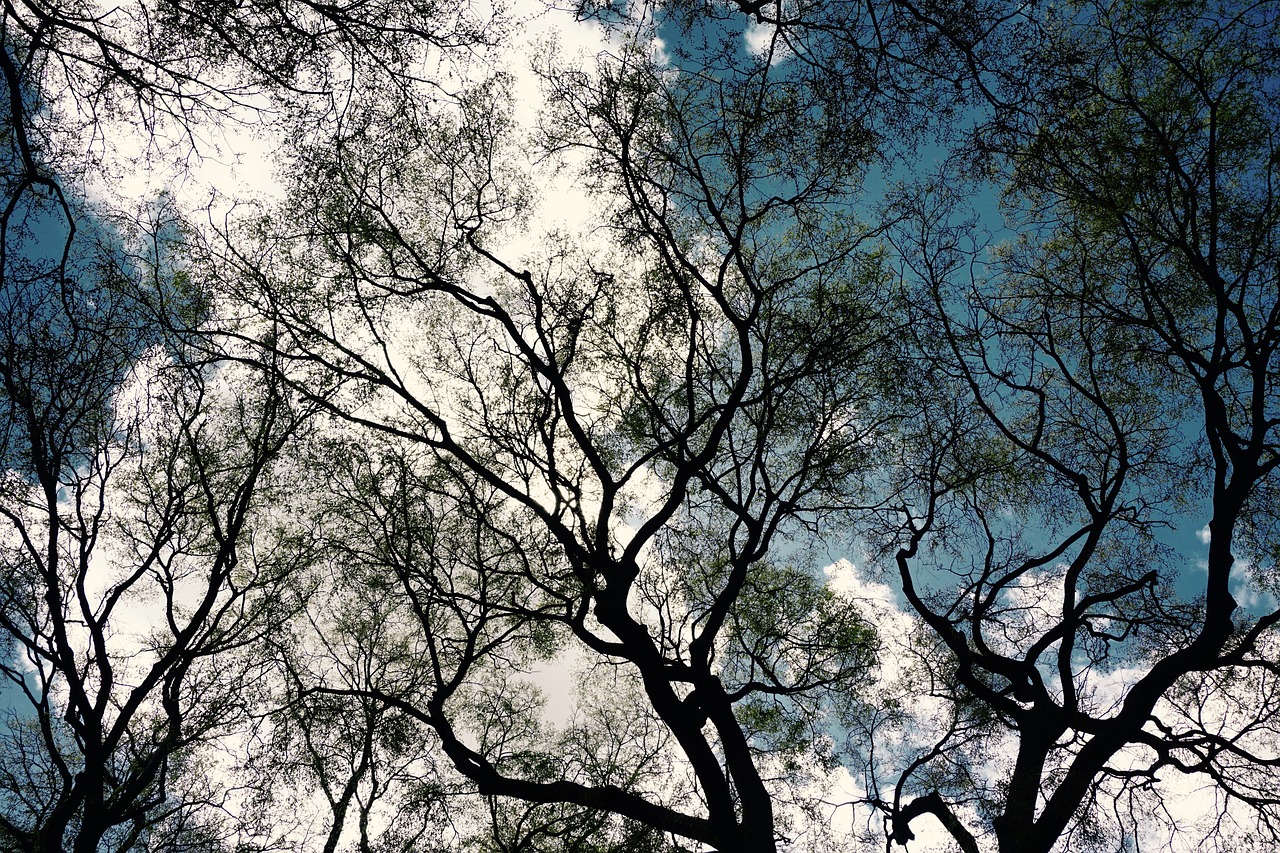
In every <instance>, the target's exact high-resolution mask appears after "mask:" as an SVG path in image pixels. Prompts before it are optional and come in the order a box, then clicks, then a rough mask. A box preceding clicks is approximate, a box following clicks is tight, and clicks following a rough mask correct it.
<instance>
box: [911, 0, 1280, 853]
mask: <svg viewBox="0 0 1280 853" xmlns="http://www.w3.org/2000/svg"><path fill="white" fill-rule="evenodd" d="M1066 11H1067V13H1066V14H1065V16H1064V17H1063V18H1061V19H1058V20H1055V19H1046V20H1045V22H1044V24H1043V26H1044V34H1045V36H1044V41H1043V42H1042V44H1041V45H1040V46H1038V47H1037V52H1036V54H1034V56H1035V57H1036V60H1035V69H1036V72H1035V74H1033V75H1030V77H1031V79H1032V80H1033V82H1034V88H1033V89H1031V90H1029V91H1027V90H1024V91H1023V92H1022V93H1020V94H1019V95H1018V96H1017V98H1016V99H1011V100H1013V105H1012V106H1010V107H1007V108H1002V109H999V110H997V111H996V112H995V113H994V120H993V122H992V123H991V125H990V126H989V127H987V128H986V129H985V131H986V132H985V133H984V135H983V137H982V139H981V142H982V146H981V149H980V150H979V151H978V152H977V153H978V154H980V155H982V156H983V157H984V158H985V162H986V163H989V164H992V165H994V166H995V167H996V168H999V169H1001V170H1002V172H1001V174H1003V175H1004V176H1005V178H1006V180H1007V181H1008V187H1009V189H1008V193H1009V195H1008V196H1007V198H1008V199H1009V201H1008V209H1009V210H1010V212H1011V213H1013V214H1016V216H1017V217H1018V219H1017V224H1018V227H1019V238H1018V240H1017V241H1016V242H1011V243H1007V244H1005V245H1004V246H1002V247H1000V249H999V251H998V252H997V253H996V254H995V256H994V257H993V258H992V260H991V261H990V262H989V263H985V264H981V265H980V266H979V269H980V272H978V273H977V274H975V273H974V272H973V270H974V264H975V260H974V255H973V254H972V253H970V252H966V251H965V250H964V248H963V247H964V245H965V241H964V239H963V237H962V235H960V234H958V233H957V232H956V230H955V228H954V227H949V226H948V225H947V221H946V219H945V216H942V215H939V214H937V213H934V214H933V215H932V217H930V213H931V211H930V210H929V209H928V206H927V205H928V204H938V199H939V197H940V196H941V195H943V194H945V192H946V191H947V189H948V188H946V187H943V188H942V189H941V191H940V192H935V193H934V195H933V199H934V200H933V201H932V202H931V201H927V200H925V201H921V200H919V199H917V203H916V204H915V207H914V209H913V212H914V213H915V214H916V219H915V220H914V227H915V231H914V234H913V236H912V238H911V239H910V240H906V239H904V240H903V244H904V245H910V247H911V250H910V251H911V252H912V255H913V258H914V261H913V273H914V275H915V276H917V277H918V280H919V281H920V283H921V285H920V287H921V295H920V297H919V300H920V304H921V305H923V306H927V307H926V308H925V309H924V310H923V311H922V312H921V319H920V325H919V326H918V328H922V329H924V330H925V337H924V338H922V340H921V358H923V359H925V362H924V363H925V364H927V365H928V366H929V368H930V369H932V370H934V371H936V372H937V373H938V374H939V375H940V376H942V377H944V379H943V380H942V385H943V386H944V387H949V388H953V389H960V390H961V392H962V393H964V394H965V396H966V397H967V398H968V401H967V403H966V404H965V405H964V406H960V407H954V406H953V407H951V408H950V409H949V410H944V408H943V407H942V406H940V405H939V404H938V402H937V401H936V400H933V401H931V400H929V399H927V398H921V399H920V400H919V401H918V405H919V406H920V407H921V410H922V411H921V420H922V422H924V423H927V424H929V425H930V426H931V427H933V428H932V429H930V430H929V431H928V432H927V433H926V434H925V435H924V436H922V439H923V440H924V441H928V442H931V443H932V446H933V447H936V448H939V449H940V450H941V451H942V452H941V453H940V454H938V455H937V457H936V458H937V460H938V461H937V462H935V463H934V464H933V465H932V466H931V467H929V468H923V467H922V468H920V469H918V470H917V471H916V474H917V476H918V479H917V481H916V482H917V483H918V485H917V486H916V487H915V489H914V490H913V491H912V492H910V494H912V495H913V497H911V498H910V499H909V500H908V502H907V503H905V504H904V506H903V508H902V511H903V512H904V514H905V516H906V519H907V520H906V523H905V525H904V534H905V539H904V542H903V545H902V546H901V547H900V548H899V549H898V550H897V552H896V554H895V556H894V559H895V562H896V563H897V566H898V569H899V572H900V577H901V579H902V584H903V588H904V591H905V593H906V595H907V597H908V599H909V600H910V602H911V604H912V607H913V608H914V609H915V610H916V611H917V612H918V613H919V614H920V615H921V616H922V617H923V618H924V619H925V621H926V622H928V624H929V625H930V627H931V629H932V630H933V631H934V632H936V634H937V635H938V636H939V637H940V638H941V639H942V640H943V641H944V642H945V644H946V646H947V648H948V649H949V651H950V653H951V655H952V660H953V664H952V666H953V667H954V669H953V671H952V676H951V677H952V679H953V680H952V685H951V687H950V689H951V691H952V692H953V697H954V701H955V702H956V703H957V705H958V706H959V707H961V708H963V709H964V711H965V718H966V719H967V720H968V725H966V726H963V727H960V728H959V729H953V730H952V731H948V732H946V733H945V736H943V737H942V738H941V739H940V740H939V741H938V743H937V745H936V747H935V748H934V749H933V750H932V751H931V753H930V754H928V755H925V756H924V757H923V758H922V759H921V760H920V761H918V762H915V763H914V764H913V765H912V766H911V767H910V768H909V769H908V771H907V772H906V773H905V774H903V776H902V778H901V779H900V781H899V783H898V786H897V789H896V792H895V797H894V801H893V802H892V804H889V805H888V810H889V813H890V816H891V821H892V827H893V829H892V832H893V837H894V839H895V840H897V841H899V842H901V843H904V844H905V843H906V842H907V841H909V840H910V839H911V838H912V835H913V831H912V829H911V826H912V825H913V822H914V821H915V819H916V818H918V817H919V816H921V815H923V814H926V813H932V814H934V815H936V816H937V817H939V818H940V819H942V820H943V822H944V824H945V825H946V827H947V829H948V830H949V831H950V832H951V833H952V834H953V835H954V836H955V838H956V839H957V841H958V842H959V843H960V844H961V846H963V847H965V848H966V849H978V839H980V838H983V837H989V838H991V843H993V844H994V845H995V846H997V847H998V848H999V849H1000V850H1010V851H1012V850H1018V851H1033V850H1049V849H1052V848H1055V846H1057V847H1058V848H1060V849H1062V848H1065V849H1073V850H1076V849H1088V848H1091V847H1093V846H1097V847H1099V848H1102V847H1107V848H1108V849H1111V848H1115V847H1117V846H1119V847H1121V848H1123V849H1128V848H1129V846H1138V845H1141V844H1143V843H1144V841H1143V834H1144V833H1148V832H1160V831H1163V832H1165V833H1168V834H1167V835H1165V836H1164V837H1165V839H1166V841H1165V843H1167V842H1168V839H1169V838H1170V837H1172V836H1173V835H1176V834H1177V833H1178V832H1195V833H1199V834H1201V835H1202V836H1203V837H1206V838H1219V837H1220V836H1222V835H1225V834H1234V833H1236V832H1241V833H1242V834H1243V835H1244V837H1245V838H1246V839H1249V838H1253V839H1256V841H1257V843H1267V842H1271V843H1273V842H1274V839H1275V832H1276V823H1275V821H1276V813H1275V807H1276V804H1277V801H1276V798H1275V795H1274V791H1273V790H1272V789H1273V787H1274V785H1273V781H1274V778H1275V768H1276V766H1277V761H1280V753H1277V740H1276V731H1275V726H1274V722H1273V720H1274V717H1275V713H1276V707H1275V695H1274V689H1273V684H1274V679H1275V676H1276V673H1277V658H1276V651H1277V647H1276V638H1275V633H1274V626H1275V624H1276V622H1277V621H1280V611H1278V610H1277V609H1276V601H1275V599H1274V598H1267V597H1265V596H1264V597H1262V598H1259V599H1257V600H1256V601H1253V602H1249V606H1247V607H1245V608H1241V607H1240V605H1239V603H1238V601H1237V597H1238V596H1242V595H1243V594H1244V593H1243V591H1244V590H1245V589H1246V587H1247V586H1248V585H1249V584H1251V583H1252V584H1257V585H1259V586H1261V587H1262V588H1263V589H1267V590H1273V589H1274V578H1273V574H1274V567H1273V559H1274V558H1273V556H1272V554H1273V549H1274V542H1273V541H1272V532H1273V530H1274V521H1273V519H1274V517H1275V516H1274V502H1273V500H1272V495H1273V494H1274V490H1275V476H1276V475H1275V469H1276V467H1277V465H1278V464H1280V461H1278V460H1280V457H1278V456H1277V444H1276V441H1277V436H1276V432H1275V430H1276V424H1277V419H1276V404H1275V399H1276V398H1275V394H1276V391H1275V387H1274V386H1275V383H1276V378H1277V377H1276V373H1275V370H1276V367H1275V365H1276V356H1275V352H1276V350H1275V347H1276V344H1277V339H1276V335H1277V329H1280V325H1277V321H1278V320H1280V314H1278V313H1277V312H1280V304H1278V303H1277V299H1276V291H1275V279H1274V267H1275V260H1276V257H1275V252H1276V237H1277V231H1276V224H1277V207H1276V202H1275V198H1274V191H1273V188H1272V184H1273V181H1274V177H1275V169H1276V163H1277V161H1276V156H1275V150H1276V149H1275V144H1276V133H1277V127H1278V124H1277V118H1278V117H1280V116H1278V114H1277V111H1276V107H1277V103H1276V101H1275V97H1274V82H1275V75H1276V71H1277V65H1276V61H1277V58H1278V56H1277V53H1276V44H1277V43H1280V42H1277V39H1276V36H1277V32H1276V26H1277V18H1276V16H1275V10H1274V9H1272V8H1269V7H1266V6H1262V5H1256V6H1249V5H1242V6H1224V7H1221V8H1219V7H1216V6H1213V5H1212V4H1200V3H1180V4H1142V3H1138V4H1108V5H1102V4H1079V5H1077V6H1073V7H1071V8H1070V9H1068V10H1066ZM1204 518H1207V519H1208V524H1207V526H1206V530H1207V534H1208V560H1207V569H1206V571H1205V572H1204V573H1203V574H1198V573H1196V572H1195V570H1190V571H1188V570H1187V569H1186V568H1182V569H1181V574H1180V572H1179V570H1180V567H1179V566H1178V564H1177V560H1176V558H1177V555H1176V553H1174V552H1173V551H1172V550H1171V548H1170V547H1169V545H1168V543H1167V540H1166V539H1165V538H1164V537H1163V536H1162V531H1165V530H1171V529H1173V528H1175V527H1176V526H1179V525H1182V526H1185V525H1187V524H1188V523H1194V524H1199V523H1200V521H1199V519H1204ZM1192 520H1195V521H1194V522H1193V521H1192ZM938 577H944V578H946V579H947V580H946V582H945V583H944V582H940V581H938V580H936V579H935V578H938ZM993 731H994V732H996V733H999V735H998V736H1001V737H1002V738H1003V739H1005V740H1006V741H1007V742H1009V743H1010V746H1009V750H1010V753H1011V763H1010V764H1009V765H1008V766H1007V767H1002V768H1001V769H1000V770H999V771H998V772H996V773H990V772H989V773H988V774H987V777H986V779H985V780H982V781H977V782H975V781H974V777H973V776H972V775H965V776H963V777H962V776H961V775H960V774H957V773H955V772H954V771H953V770H944V769H943V766H944V764H946V763H952V765H953V766H954V764H955V763H956V762H957V759H956V758H955V757H954V754H955V753H956V752H958V753H960V754H962V755H965V754H967V759H960V760H959V762H960V763H963V762H964V761H965V760H977V758H978V756H977V755H976V754H974V753H973V752H972V749H973V748H979V749H981V748H988V749H989V746H988V744H989V743H990V738H991V737H992V732H993ZM979 734H981V737H979ZM966 750H968V752H967V753H966ZM935 771H936V772H935ZM1177 774H1189V775H1192V776H1196V777H1199V778H1202V779H1204V780H1206V781H1207V782H1208V784H1209V785H1210V786H1211V788H1212V790H1213V791H1214V792H1215V796H1216V798H1217V801H1218V804H1217V805H1216V806H1215V807H1214V808H1213V809H1212V811H1211V814H1210V816H1209V820H1210V821H1211V823H1210V824H1209V825H1208V826H1188V825H1186V823H1187V821H1186V820H1185V819H1184V818H1183V817H1181V816H1179V815H1178V814H1177V809H1175V808H1172V807H1171V806H1170V805H1168V804H1167V803H1166V802H1165V800H1164V794H1163V791H1164V790H1165V789H1166V787H1167V786H1169V785H1170V784H1171V781H1170V780H1171V777H1172V776H1175V775H1177ZM961 779H963V780H964V782H965V783H966V787H956V783H957V782H958V781H960V780H961ZM972 785H977V786H978V790H973V789H972V788H971V787H969V786H972ZM948 786H949V787H948ZM956 800H960V801H964V802H968V803H970V804H972V807H971V808H967V809H965V811H964V812H963V815H964V816H965V817H966V818H967V820H961V819H959V818H960V815H958V814H956V812H955V810H954V809H952V808H950V807H949V806H948V802H949V801H950V802H955V801H956ZM966 824H967V825H966ZM1237 827H1239V828H1237ZM1147 843H1150V840H1149V838H1148V840H1147ZM1155 843H1157V844H1159V843H1160V842H1159V841H1157V842H1155Z"/></svg>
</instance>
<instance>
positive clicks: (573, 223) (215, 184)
mask: <svg viewBox="0 0 1280 853" xmlns="http://www.w3.org/2000/svg"><path fill="white" fill-rule="evenodd" d="M515 15H516V17H518V18H522V19H524V21H525V23H524V24H523V26H522V27H521V28H520V29H519V30H518V34H517V35H516V37H515V38H514V39H513V41H512V42H511V44H510V47H509V48H508V54H507V56H506V57H505V59H504V60H503V61H504V62H505V63H506V67H508V68H509V69H510V71H511V74H512V77H513V80H514V82H515V91H516V97H515V99H514V100H515V103H516V104H517V105H518V107H519V108H518V111H517V113H516V118H517V120H518V121H520V122H521V123H522V124H524V125H526V126H527V127H529V129H530V132H532V129H533V126H534V124H535V123H536V120H537V116H538V113H539V109H538V105H539V104H540V103H541V101H542V93H541V91H540V89H539V87H538V85H537V82H536V80H535V78H534V76H533V75H532V74H531V73H529V71H528V62H529V61H530V58H531V57H533V56H536V55H537V54H538V51H539V49H540V48H541V47H542V46H545V45H546V44H548V43H549V42H552V41H555V42H556V43H558V44H559V45H560V47H561V49H562V50H563V51H564V52H565V53H566V54H570V55H571V54H575V53H576V54H580V55H581V56H582V57H583V58H584V60H589V59H590V58H591V57H593V56H594V55H595V54H596V53H597V52H600V51H605V50H610V49H613V48H615V47H616V46H615V45H613V44H611V43H610V40H609V38H610V37H609V35H608V34H607V33H606V32H605V31H603V30H602V29H601V28H600V27H599V26H597V25H595V24H592V23H589V22H575V21H573V20H572V18H571V17H570V16H568V15H565V14H563V13H556V12H546V11H545V10H544V9H543V7H542V6H541V4H538V3H536V0H521V2H520V3H517V4H516V6H515ZM768 36H769V32H768V31H767V29H766V28H764V27H760V26H757V25H756V24H754V23H748V24H746V25H745V26H744V29H743V32H742V40H743V45H744V49H747V50H751V51H759V50H760V49H762V47H763V46H764V45H765V44H766V42H767V39H768ZM652 48H653V50H654V51H655V52H658V53H660V52H661V51H662V50H663V45H662V43H661V42H660V41H658V42H655V43H654V44H653V46H652ZM780 61H785V59H783V60H780ZM108 138H109V139H110V140H111V145H110V149H111V150H110V151H109V152H106V153H107V156H108V158H110V159H112V160H113V161H114V162H115V163H116V164H117V166H116V168H115V169H112V170H109V171H108V173H117V174H119V176H120V179H118V180H117V179H113V180H111V181H110V182H109V183H108V182H106V181H103V182H100V183H97V184H93V183H91V184H89V185H87V186H86V187H85V188H84V192H85V195H86V196H87V198H88V199H89V201H90V203H93V202H96V201H102V202H104V203H110V204H112V205H119V206H123V207H129V206H130V204H133V205H136V206H137V207H139V208H141V207H145V206H146V205H147V204H148V203H150V202H152V201H153V200H154V199H155V198H157V196H159V195H160V194H162V193H163V194H166V195H168V196H170V197H171V198H172V199H174V201H175V203H176V204H177V205H178V206H179V208H180V209H183V210H184V211H186V212H187V213H188V214H189V215H191V216H193V217H196V218H199V217H202V216H203V217H208V218H211V219H213V220H215V221H217V220H218V219H220V218H221V217H223V216H231V217H234V216H236V215H238V212H237V211H238V210H247V208H239V207H237V203H238V202H240V201H242V200H243V199H245V198H250V199H256V200H258V201H260V202H261V203H264V204H270V203H272V202H274V201H279V200H280V199H281V198H282V197H283V191H282V188H281V183H280V181H279V176H278V173H277V164H276V163H275V162H274V160H273V153H274V152H276V151H277V150H279V149H280V147H281V144H282V143H281V140H280V139H278V138H273V137H272V136H271V134H270V133H269V132H266V131H264V130H263V129H262V128H254V127H243V126H241V127H224V128H221V129H213V128H210V129H208V130H207V131H206V132H205V133H204V135H203V136H202V137H201V153H200V155H199V156H198V157H195V158H194V159H191V158H186V157H183V158H179V162H174V161H172V160H169V159H166V158H165V157H156V156H151V155H149V154H148V140H147V139H146V138H145V137H142V136H140V135H139V134H138V133H136V132H133V131H131V130H130V129H129V128H128V127H127V126H121V127H119V128H113V129H112V130H110V132H109V133H108ZM528 168H529V169H530V170H532V171H533V172H534V173H535V174H537V175H538V183H539V186H541V187H542V188H543V190H544V191H543V193H542V194H541V195H540V197H539V199H538V202H537V206H536V208H535V209H534V210H533V211H532V212H531V214H530V215H529V217H528V218H527V221H528V222H529V223H531V227H529V228H528V229H527V230H522V231H519V232H517V233H512V234H508V235H506V240H505V244H504V251H505V252H506V253H507V254H508V255H509V256H513V257H521V256H531V255H535V254H536V253H537V251H538V249H539V248H540V247H541V246H542V245H543V244H544V235H545V233H546V232H548V231H552V230H563V231H568V232H571V233H589V232H590V231H591V230H592V229H593V228H594V226H595V225H596V224H597V223H596V222H595V211H596V209H597V208H596V206H595V204H594V203H593V202H592V200H591V199H589V198H588V197H587V195H586V194H585V192H584V191H583V190H582V188H581V187H580V186H577V185H575V182H574V179H573V174H572V170H571V169H555V168H552V164H551V163H549V162H531V163H529V164H528ZM981 214H982V217H983V221H984V222H987V223H989V225H990V227H991V228H992V229H993V230H994V229H996V228H998V227H999V225H998V223H999V214H998V212H997V211H995V210H994V205H993V203H992V200H991V199H988V200H987V201H986V204H985V207H984V209H983V210H982V211H981ZM37 230H38V231H40V232H41V233H43V234H44V235H45V236H44V237H43V238H42V240H41V241H40V243H39V246H38V248H37V251H39V252H41V253H42V254H47V253H49V251H50V247H56V245H57V243H58V237H57V234H58V233H59V232H58V230H57V227H56V226H55V225H53V224H51V225H50V227H49V228H47V229H42V228H38V229H37ZM82 233H85V232H82ZM1204 530H1205V528H1204V519H1197V518H1192V517H1189V516H1188V517H1187V518H1186V519H1185V523H1183V524H1180V525H1179V527H1178V529H1177V531H1176V532H1174V533H1171V534H1170V538H1169V543H1170V544H1171V545H1173V546H1174V547H1175V548H1176V549H1177V550H1178V551H1179V552H1180V553H1181V554H1183V555H1184V559H1185V563H1186V569H1185V570H1184V574H1183V578H1184V580H1185V583H1186V588H1187V589H1191V588H1193V587H1194V585H1195V581H1196V579H1197V572H1202V571H1203V567H1202V563H1203V561H1204V558H1205V554H1206V548H1205V546H1206V544H1207V540H1206V539H1205V533H1204ZM854 560H857V561H858V562H859V563H860V562H861V561H860V559H859V555H856V554H848V555H833V561H832V562H831V563H830V564H829V565H827V566H826V567H824V569H823V571H824V573H825V575H826V576H827V578H828V579H829V582H830V583H831V585H832V586H833V588H836V589H837V590H839V591H841V592H843V593H845V594H848V595H850V596H851V597H854V598H858V599H860V600H863V601H865V602H868V603H867V604H866V606H867V607H868V612H869V613H874V614H875V618H876V619H877V620H879V621H880V622H882V623H883V624H884V625H885V626H886V629H885V630H886V633H887V634H891V635H894V636H896V637H899V638H901V637H905V636H906V635H907V633H908V632H907V631H906V630H905V628H904V627H903V626H904V625H905V624H906V621H904V620H908V617H907V616H906V614H905V613H904V612H903V610H902V602H901V597H900V595H899V594H898V593H897V592H896V591H895V590H894V589H893V587H892V586H891V585H889V584H887V583H885V582H884V580H885V579H884V578H883V577H882V576H879V575H873V574H872V573H871V572H870V571H869V570H868V568H867V567H866V566H865V564H863V565H855V562H854ZM1261 595H1262V594H1260V593H1256V591H1250V590H1248V589H1245V588H1243V587H1241V588H1240V591H1239V593H1238V594H1237V598H1238V599H1240V600H1241V601H1242V603H1246V604H1253V605H1254V606H1262V605H1268V604H1272V603H1274V602H1273V601H1271V600H1268V599H1264V598H1261V597H1260V596H1261ZM569 670H571V665H570V662H561V666H560V668H559V670H557V669H556V668H555V667H547V668H544V671H543V672H541V673H540V674H539V675H538V676H537V678H536V679H535V680H536V682H537V683H539V684H540V686H542V688H543V689H544V690H545V691H546V693H547V694H548V696H549V697H550V704H549V706H548V713H549V715H550V716H551V717H552V718H553V719H555V718H564V717H566V716H567V715H568V714H569V712H570V709H571V699H572V696H573V691H572V681H571V679H570V678H569V677H568V675H569ZM881 677H882V678H883V679H884V680H885V681H886V682H892V681H893V680H894V679H895V678H896V677H898V673H896V672H894V671H893V669H892V667H889V668H888V670H887V671H886V672H885V673H883V674H882V676H881ZM1130 677H1132V673H1129V672H1120V673H1117V674H1116V678H1117V679H1120V680H1123V679H1126V678H1130ZM8 701H10V700H9V699H8V698H7V697H6V696H5V694H4V693H0V702H8ZM925 710H929V709H925ZM830 781H831V784H832V791H831V792H830V794H829V796H830V798H831V799H832V801H833V802H840V801H841V800H842V799H843V798H849V797H852V796H855V795H856V794H857V793H859V792H858V789H857V784H856V783H855V782H854V780H853V779H852V778H851V777H849V776H848V775H847V773H845V774H842V773H841V772H840V771H836V772H834V773H833V774H832V777H831V779H830ZM1187 796H1188V798H1189V799H1188V801H1187V802H1188V808H1195V806H1194V805H1193V803H1194V802H1196V800H1195V794H1194V792H1192V791H1188V793H1187ZM1200 802H1203V803H1205V804H1206V805H1208V804H1209V801H1207V800H1201V801H1200ZM847 814H849V812H847V811H846V810H843V809H836V810H834V811H833V815H834V818H833V819H834V820H836V821H844V820H846V815H847ZM919 835H920V839H919V841H918V842H917V843H916V844H913V845H912V847H911V850H912V851H930V850H940V849H943V847H944V846H945V839H944V836H943V835H942V832H941V829H940V827H938V826H937V825H934V824H931V827H930V829H928V830H924V829H922V830H921V831H920V832H919Z"/></svg>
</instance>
